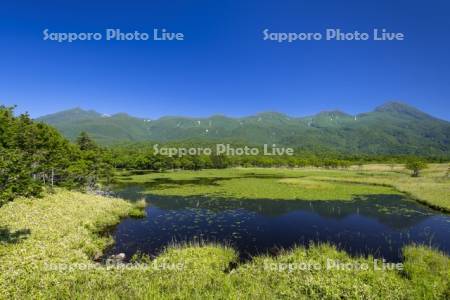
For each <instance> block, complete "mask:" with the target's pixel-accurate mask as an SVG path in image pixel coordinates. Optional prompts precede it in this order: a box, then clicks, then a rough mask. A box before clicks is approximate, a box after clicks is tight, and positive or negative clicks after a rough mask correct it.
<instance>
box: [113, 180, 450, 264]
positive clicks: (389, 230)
mask: <svg viewBox="0 0 450 300" xmlns="http://www.w3.org/2000/svg"><path fill="white" fill-rule="evenodd" d="M141 188H142V187H140V186H139V185H130V186H127V187H126V188H124V189H122V191H121V192H120V193H119V195H120V196H121V197H124V198H128V199H140V198H142V194H140V193H139V192H140V191H141ZM148 198H149V199H151V200H148V202H149V206H148V207H147V217H146V218H144V219H126V220H124V221H123V222H122V223H121V224H119V225H118V226H117V228H116V229H115V231H114V238H115V240H116V244H115V246H114V248H113V249H110V251H109V254H110V253H118V252H124V253H126V254H127V257H130V256H131V255H132V254H134V253H136V252H137V251H140V252H143V253H147V254H151V255H156V254H158V253H159V252H160V251H161V250H162V249H163V248H164V247H165V246H167V245H168V244H170V243H174V242H185V241H207V242H218V243H225V244H228V245H231V246H232V247H234V248H235V249H236V250H238V251H239V253H240V254H241V257H242V258H244V259H245V258H248V257H249V256H251V255H255V254H258V253H266V252H269V253H276V252H277V249H279V248H291V247H292V246H294V245H308V244H309V243H310V242H311V241H313V242H330V243H333V244H335V245H337V246H338V247H339V248H342V249H344V250H346V251H348V252H350V253H352V254H365V255H367V254H373V255H375V256H378V257H381V256H382V257H384V258H386V259H388V260H391V261H398V260H400V259H401V256H400V253H401V252H400V249H401V248H402V246H403V245H405V244H410V243H413V242H414V243H419V244H426V245H431V246H434V247H437V248H439V249H441V250H443V251H445V252H447V253H450V238H449V237H450V217H449V216H448V215H442V214H440V213H438V212H436V211H433V210H431V209H429V208H427V207H425V206H423V205H420V204H418V203H417V202H414V201H412V200H408V199H404V198H402V197H401V196H398V195H391V196H386V195H373V196H369V197H366V198H365V199H364V200H363V199H360V200H358V199H357V200H354V201H292V200H286V201H282V200H267V199H264V200H223V199H207V198H199V197H161V196H154V195H152V196H149V197H148Z"/></svg>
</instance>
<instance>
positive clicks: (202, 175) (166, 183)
mask: <svg viewBox="0 0 450 300" xmlns="http://www.w3.org/2000/svg"><path fill="white" fill-rule="evenodd" d="M448 168H449V166H448V164H433V165H430V166H429V168H428V169H426V170H424V171H423V172H422V176H420V177H411V176H410V172H409V171H408V170H405V169H404V168H403V166H401V165H365V166H361V167H352V168H349V169H342V170H327V169H317V168H304V169H278V168H277V169H275V168H273V169H259V168H251V169H250V168H235V169H224V170H202V171H175V172H165V173H148V174H145V175H130V174H127V173H121V174H120V176H119V177H118V178H119V181H120V182H137V183H146V184H148V189H147V190H148V192H149V193H151V194H158V195H177V196H209V197H220V198H241V199H286V200H289V199H303V200H333V199H336V200H352V199H354V198H355V197H361V196H364V195H374V194H381V195H383V194H399V193H406V194H408V195H409V196H410V197H412V198H414V199H416V200H417V201H420V202H422V203H424V204H427V205H429V206H431V207H434V208H436V209H440V210H443V211H450V177H449V176H448Z"/></svg>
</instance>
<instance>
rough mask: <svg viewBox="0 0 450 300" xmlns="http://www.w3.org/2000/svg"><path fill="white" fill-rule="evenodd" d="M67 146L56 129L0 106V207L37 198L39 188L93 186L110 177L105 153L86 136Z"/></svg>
mask: <svg viewBox="0 0 450 300" xmlns="http://www.w3.org/2000/svg"><path fill="white" fill-rule="evenodd" d="M79 145H80V146H77V145H75V144H71V143H70V142H69V141H68V140H66V139H65V138H64V137H63V136H62V135H61V134H60V133H59V132H58V131H57V130H56V129H54V128H52V127H50V126H48V125H46V124H43V123H38V122H34V121H33V120H31V118H30V117H29V116H28V115H27V114H22V115H20V116H17V117H16V116H14V110H13V108H8V107H4V106H0V175H1V176H0V205H2V204H4V203H6V202H7V201H11V200H13V199H14V198H16V197H18V196H27V197H30V196H39V195H40V194H41V192H42V190H43V187H45V186H49V187H53V186H55V185H60V186H66V187H71V188H85V187H94V186H95V184H96V183H97V182H98V180H99V179H100V178H106V180H108V178H110V177H111V174H112V170H111V166H110V164H109V161H108V156H107V155H105V151H104V150H102V149H100V148H98V147H97V146H96V145H95V144H94V143H93V141H92V140H90V138H89V137H88V136H87V134H82V136H81V137H80V139H79Z"/></svg>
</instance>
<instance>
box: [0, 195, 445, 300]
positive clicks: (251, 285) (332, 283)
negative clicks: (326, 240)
mask: <svg viewBox="0 0 450 300" xmlns="http://www.w3.org/2000/svg"><path fill="white" fill-rule="evenodd" d="M132 210H133V206H132V205H130V204H129V203H127V202H125V201H122V200H119V199H111V198H104V197H100V196H92V195H85V194H80V193H76V192H65V191H59V192H57V193H56V194H54V195H47V196H45V197H44V198H42V199H18V200H16V201H14V202H11V203H8V204H7V205H5V206H3V207H1V208H0V224H1V231H0V233H1V234H0V299H30V298H33V299H277V298H278V299H279V298H284V299H286V298H292V299H342V298H349V299H445V297H448V295H449V278H450V276H449V275H450V274H449V270H450V261H449V257H448V256H446V255H444V254H442V253H439V252H438V251H435V250H431V249H428V248H425V247H416V246H410V247H407V248H406V249H405V252H404V254H405V270H404V271H398V270H388V271H375V270H374V269H373V267H372V264H373V260H372V259H371V258H352V257H350V256H348V255H347V254H346V253H345V252H341V251H338V250H336V249H335V248H334V247H332V246H329V245H315V246H314V245H312V246H311V247H309V248H308V249H305V248H296V249H293V250H291V251H286V252H283V253H281V254H280V255H279V256H277V257H267V256H260V257H255V258H254V259H253V260H252V261H251V262H248V263H238V259H237V255H236V253H235V251H234V250H233V249H231V248H229V247H225V246H220V245H192V244H191V245H184V246H171V247H169V248H168V249H167V250H166V251H165V252H164V253H162V254H161V255H160V256H159V257H157V258H156V260H150V259H149V258H147V257H144V258H137V260H138V261H140V262H141V263H147V264H148V265H149V266H152V267H149V268H147V269H122V270H120V269H114V268H108V267H106V266H104V265H103V266H102V265H98V264H95V263H94V262H93V261H92V260H91V258H92V257H94V256H95V255H96V254H98V252H99V251H102V249H104V247H105V246H106V245H108V244H109V243H110V242H111V240H110V239H109V238H107V237H104V236H102V235H100V234H99V232H101V231H102V230H104V228H106V227H109V226H111V225H113V224H115V223H117V222H119V219H120V218H121V217H124V216H126V215H127V214H129V213H130V211H132ZM327 259H333V260H339V261H340V262H343V263H344V262H346V263H352V264H354V263H359V264H363V263H365V264H368V266H369V269H368V270H366V271H344V270H320V271H317V270H299V269H296V270H292V271H289V270H286V271H282V272H280V271H275V270H273V269H272V268H270V267H269V268H267V266H272V265H273V264H276V265H275V266H286V265H289V264H291V265H292V264H298V263H301V262H304V263H306V262H309V263H314V264H320V265H322V266H323V267H325V265H326V260H327ZM55 263H62V264H66V263H70V264H72V266H76V265H74V264H79V265H78V266H80V264H83V266H88V267H89V268H87V269H86V270H80V269H76V268H75V269H72V270H65V271H55V270H51V269H49V268H48V266H49V265H52V264H55ZM154 266H158V267H157V268H155V267H154ZM161 266H166V268H165V269H164V268H161ZM167 266H168V267H167ZM174 266H181V269H176V268H174Z"/></svg>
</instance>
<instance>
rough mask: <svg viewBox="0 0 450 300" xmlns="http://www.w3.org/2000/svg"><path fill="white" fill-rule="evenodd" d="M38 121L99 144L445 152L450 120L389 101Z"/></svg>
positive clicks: (77, 113) (87, 114)
mask: <svg viewBox="0 0 450 300" xmlns="http://www.w3.org/2000/svg"><path fill="white" fill-rule="evenodd" d="M37 120H38V121H42V122H45V123H48V124H50V125H53V126H55V127H56V128H58V129H59V130H60V131H61V132H62V133H63V134H64V135H65V136H66V137H68V138H69V139H72V140H73V139H75V138H76V136H78V134H79V133H80V132H81V131H86V132H88V133H89V134H90V135H91V136H92V137H93V138H94V139H95V140H97V141H98V142H100V143H102V144H112V143H119V142H138V141H155V142H160V143H163V142H173V141H186V140H189V141H193V140H194V141H199V142H200V141H201V142H221V143H226V142H233V143H244V144H249V145H259V144H270V143H276V144H278V145H285V146H290V147H298V148H304V149H309V150H317V149H328V150H334V151H340V152H346V153H355V154H356V153H366V154H423V155H445V156H449V155H450V122H447V121H444V120H440V119H437V118H434V117H432V116H430V115H428V114H426V113H424V112H422V111H420V110H418V109H416V108H414V107H411V106H409V105H407V104H404V103H399V102H388V103H386V104H384V105H382V106H379V107H377V108H376V109H375V110H374V111H372V112H368V113H362V114H358V115H349V114H346V113H344V112H341V111H324V112H320V113H318V114H316V115H314V116H308V117H290V116H287V115H284V114H281V113H276V112H266V113H261V114H257V115H255V116H249V117H244V118H229V117H225V116H221V115H215V116H211V117H208V118H188V117H162V118H160V119H157V120H146V119H141V118H135V117H132V116H129V115H127V114H123V113H121V114H116V115H112V116H107V115H102V114H99V113H97V112H94V111H85V110H82V109H79V108H76V109H71V110H67V111H63V112H59V113H55V114H52V115H48V116H44V117H41V118H39V119H37Z"/></svg>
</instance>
